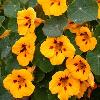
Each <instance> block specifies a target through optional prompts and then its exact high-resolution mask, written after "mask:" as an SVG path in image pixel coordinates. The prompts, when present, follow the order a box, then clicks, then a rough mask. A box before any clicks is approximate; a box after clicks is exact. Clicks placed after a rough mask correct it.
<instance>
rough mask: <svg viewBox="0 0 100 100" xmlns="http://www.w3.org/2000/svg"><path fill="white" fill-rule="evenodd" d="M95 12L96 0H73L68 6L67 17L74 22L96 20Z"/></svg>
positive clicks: (96, 10)
mask: <svg viewBox="0 0 100 100" xmlns="http://www.w3.org/2000/svg"><path fill="white" fill-rule="evenodd" d="M97 13H98V5H97V2H96V0H73V2H72V3H71V4H70V5H69V7H68V18H69V19H70V20H72V21H74V22H76V23H83V22H86V21H92V20H96V19H97Z"/></svg>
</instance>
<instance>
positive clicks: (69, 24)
mask: <svg viewBox="0 0 100 100" xmlns="http://www.w3.org/2000/svg"><path fill="white" fill-rule="evenodd" d="M80 27H81V25H80V24H76V23H74V22H73V21H70V20H68V22H67V26H66V27H65V30H66V29H69V30H70V32H72V33H77V32H78V31H79V29H80Z"/></svg>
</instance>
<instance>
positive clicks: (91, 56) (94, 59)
mask: <svg viewBox="0 0 100 100" xmlns="http://www.w3.org/2000/svg"><path fill="white" fill-rule="evenodd" d="M87 61H88V62H89V64H90V66H91V69H92V72H93V73H94V74H95V75H100V54H98V55H97V54H95V53H94V52H88V53H87Z"/></svg>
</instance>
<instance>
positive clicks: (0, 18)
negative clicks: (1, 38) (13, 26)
mask: <svg viewBox="0 0 100 100" xmlns="http://www.w3.org/2000/svg"><path fill="white" fill-rule="evenodd" d="M4 20H5V16H0V27H1V25H2V23H3V21H4Z"/></svg>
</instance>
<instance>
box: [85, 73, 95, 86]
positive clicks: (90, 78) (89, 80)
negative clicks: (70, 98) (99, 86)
mask: <svg viewBox="0 0 100 100" xmlns="http://www.w3.org/2000/svg"><path fill="white" fill-rule="evenodd" d="M87 82H88V83H89V85H90V86H91V87H94V85H95V82H94V76H93V74H92V72H90V74H89V77H88V79H87Z"/></svg>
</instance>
